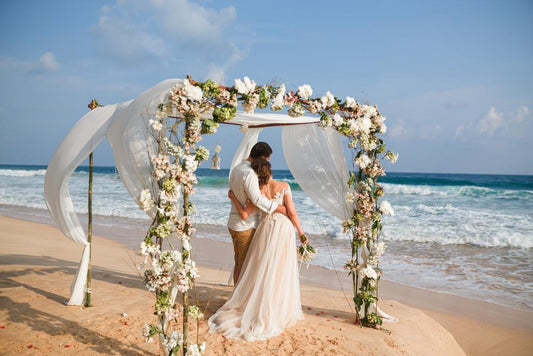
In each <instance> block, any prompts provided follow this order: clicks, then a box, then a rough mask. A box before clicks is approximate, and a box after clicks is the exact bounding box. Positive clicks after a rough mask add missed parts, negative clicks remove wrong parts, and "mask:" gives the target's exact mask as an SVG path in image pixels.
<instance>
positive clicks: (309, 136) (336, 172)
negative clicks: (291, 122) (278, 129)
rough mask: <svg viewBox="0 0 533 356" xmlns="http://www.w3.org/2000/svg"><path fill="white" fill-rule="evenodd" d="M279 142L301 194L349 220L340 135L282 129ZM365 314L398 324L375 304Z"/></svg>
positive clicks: (315, 127) (310, 129)
mask: <svg viewBox="0 0 533 356" xmlns="http://www.w3.org/2000/svg"><path fill="white" fill-rule="evenodd" d="M282 141H283V153H284V154H285V161H286V162H287V166H288V167H289V170H290V171H291V173H292V175H293V176H294V179H296V181H297V182H298V184H299V185H300V187H302V189H303V191H304V192H305V193H306V194H307V195H308V196H309V197H310V198H311V199H312V200H313V201H314V202H315V203H316V204H317V205H318V206H320V207H321V208H322V209H324V210H325V211H327V212H328V213H330V214H332V215H334V216H336V217H337V218H339V219H341V220H345V219H347V218H349V217H351V216H352V211H353V208H354V206H353V204H351V203H348V202H347V201H346V193H347V192H348V184H347V183H348V178H349V176H348V169H347V166H346V160H345V158H344V150H343V147H342V140H341V135H340V134H339V133H337V132H336V131H335V130H334V129H331V128H325V129H322V128H320V127H318V125H298V126H285V127H284V128H283V130H282ZM369 311H370V312H372V311H376V312H377V314H378V315H379V316H381V317H382V318H383V321H384V322H391V323H395V322H398V319H397V318H395V317H393V316H391V315H389V314H387V313H385V312H384V311H383V310H381V309H380V308H379V307H377V305H376V303H372V305H371V306H370V309H369Z"/></svg>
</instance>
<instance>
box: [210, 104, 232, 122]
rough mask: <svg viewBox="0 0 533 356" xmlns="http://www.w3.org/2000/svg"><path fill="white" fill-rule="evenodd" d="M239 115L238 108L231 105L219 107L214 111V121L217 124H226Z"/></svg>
mask: <svg viewBox="0 0 533 356" xmlns="http://www.w3.org/2000/svg"><path fill="white" fill-rule="evenodd" d="M235 114H237V108H236V107H234V106H231V105H229V104H224V105H222V106H217V107H215V109H214V110H213V120H215V122H224V121H228V120H231V119H233V118H234V117H235Z"/></svg>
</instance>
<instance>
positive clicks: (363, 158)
mask: <svg viewBox="0 0 533 356" xmlns="http://www.w3.org/2000/svg"><path fill="white" fill-rule="evenodd" d="M370 163H372V160H371V159H370V158H369V157H368V156H367V155H366V154H365V153H363V154H362V155H360V156H359V157H357V158H356V159H355V164H357V165H358V166H359V167H360V168H361V169H365V168H366V167H368V165H369V164H370Z"/></svg>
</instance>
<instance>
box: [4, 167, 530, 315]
mask: <svg viewBox="0 0 533 356" xmlns="http://www.w3.org/2000/svg"><path fill="white" fill-rule="evenodd" d="M87 172H88V168H87V167H79V168H78V169H77V170H76V171H75V172H74V173H73V175H72V177H71V178H70V181H69V190H70V193H71V196H72V199H73V202H74V206H75V208H76V210H77V211H78V212H79V213H80V214H83V213H86V211H87V185H88V173H87ZM94 172H95V174H94V183H93V184H94V187H93V214H95V223H97V224H98V222H99V221H101V222H106V223H109V222H110V221H111V223H112V224H124V225H126V224H128V225H132V224H133V225H135V226H140V227H142V226H146V225H147V224H148V218H147V217H146V215H144V213H143V212H142V211H141V210H139V209H138V208H137V205H136V203H135V201H134V200H133V199H132V198H131V197H130V196H129V195H128V193H127V192H126V189H125V188H124V186H123V185H122V183H121V181H120V177H119V175H118V174H117V173H116V171H115V168H114V167H95V170H94ZM45 174H46V166H20V165H0V214H4V215H10V213H15V214H16V213H17V212H19V213H21V215H25V216H31V217H32V219H34V220H39V219H41V220H43V221H45V220H46V219H47V218H48V217H49V215H48V212H47V210H46V205H45V202H44V197H43V187H44V176H45ZM197 174H198V180H199V184H198V186H197V188H196V191H195V193H194V195H193V196H192V199H193V201H194V202H195V204H196V211H197V213H196V215H195V217H194V221H195V224H196V227H197V231H198V232H197V234H198V235H199V236H202V237H205V238H208V239H212V240H220V241H226V242H230V241H231V240H230V237H229V234H228V232H227V229H226V221H227V215H228V212H229V210H230V204H229V200H228V199H227V195H226V193H227V184H228V180H227V176H228V170H224V169H222V170H211V169H199V170H198V172H197ZM274 178H275V179H278V180H283V181H286V182H288V183H289V184H290V185H291V188H292V191H293V199H294V202H295V206H296V209H297V212H298V215H299V217H300V220H301V223H302V227H303V229H304V231H306V232H307V234H308V235H309V238H310V240H311V242H312V244H313V245H314V246H315V247H316V248H317V249H318V252H319V253H318V255H317V256H316V258H315V259H314V260H313V262H312V263H313V264H316V265H320V266H323V267H326V268H330V269H338V270H342V267H343V265H344V264H345V262H346V260H347V259H348V258H349V257H350V246H349V245H350V243H349V237H348V236H347V235H346V234H344V233H343V232H342V227H341V221H340V220H338V219H337V218H335V217H333V216H331V215H330V214H328V213H327V212H325V211H323V210H322V209H321V208H319V207H318V206H317V205H316V204H315V203H314V202H313V201H312V200H311V199H310V198H309V197H308V196H307V195H306V194H305V193H304V192H303V191H302V190H301V189H300V187H299V186H298V184H297V183H296V182H295V180H294V178H293V177H292V175H291V174H290V172H289V171H286V170H275V171H274ZM381 181H382V182H383V183H384V184H383V186H384V190H385V197H384V198H383V199H384V200H388V201H389V202H390V203H391V204H392V206H393V208H394V210H395V215H394V216H386V217H384V221H383V226H384V228H383V235H382V236H383V240H384V241H385V243H386V245H387V249H386V252H385V254H384V256H383V257H382V264H381V268H382V269H383V272H384V275H383V278H384V279H387V280H391V281H394V282H397V283H402V284H406V285H411V286H415V287H419V288H425V289H430V290H434V291H440V292H445V293H452V294H456V295H460V296H465V297H469V298H474V299H480V300H485V301H490V302H493V303H496V304H501V305H505V306H509V307H513V308H517V309H525V310H533V265H532V261H533V248H532V247H533V176H518V175H481V174H433V173H387V176H386V177H383V179H382V180H381ZM138 242H140V241H138ZM136 244H137V241H130V242H129V245H130V246H136Z"/></svg>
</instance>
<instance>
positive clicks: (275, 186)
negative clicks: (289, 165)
mask: <svg viewBox="0 0 533 356" xmlns="http://www.w3.org/2000/svg"><path fill="white" fill-rule="evenodd" d="M269 184H271V186H270V188H271V189H272V190H273V191H275V192H278V191H282V190H283V189H288V188H289V184H288V183H287V182H280V181H277V180H273V179H271V180H270V182H269Z"/></svg>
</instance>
